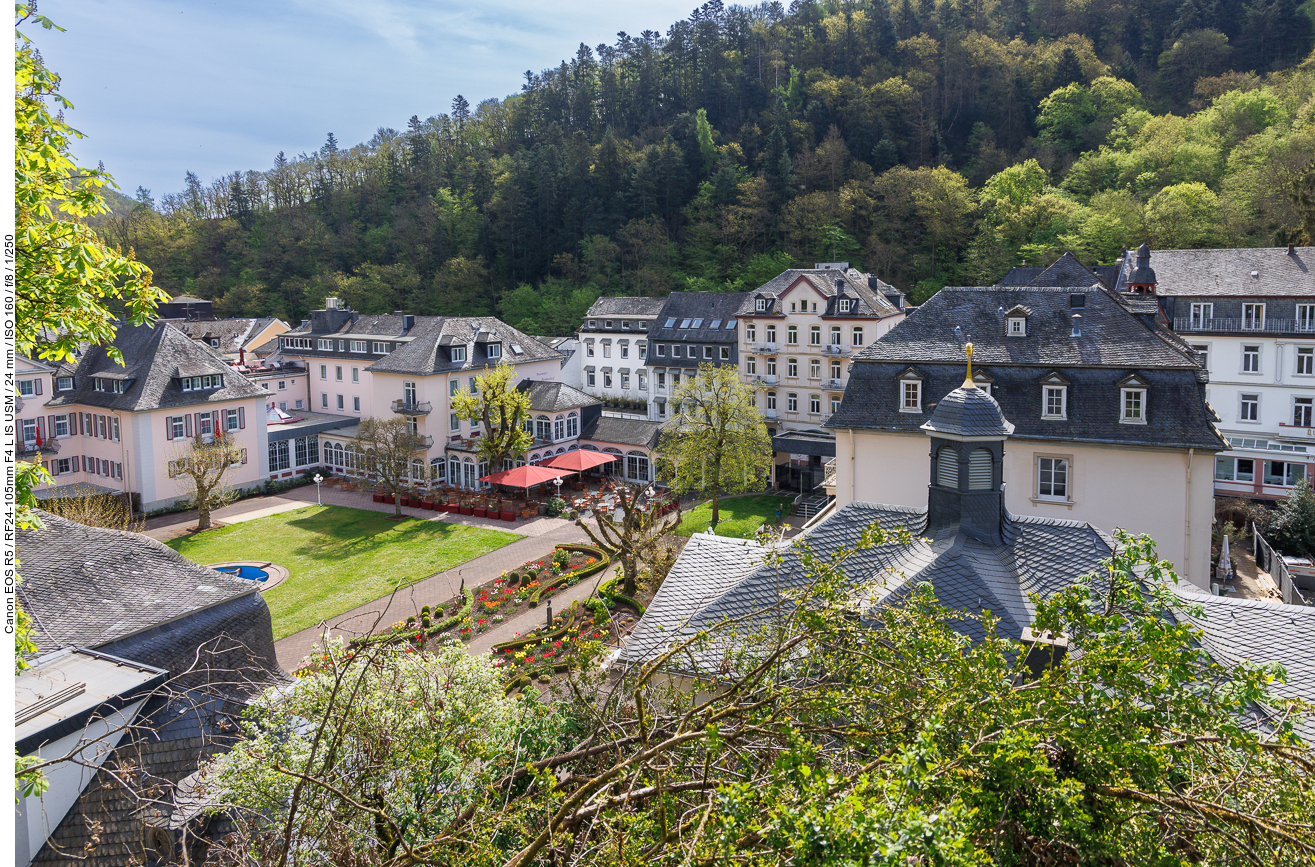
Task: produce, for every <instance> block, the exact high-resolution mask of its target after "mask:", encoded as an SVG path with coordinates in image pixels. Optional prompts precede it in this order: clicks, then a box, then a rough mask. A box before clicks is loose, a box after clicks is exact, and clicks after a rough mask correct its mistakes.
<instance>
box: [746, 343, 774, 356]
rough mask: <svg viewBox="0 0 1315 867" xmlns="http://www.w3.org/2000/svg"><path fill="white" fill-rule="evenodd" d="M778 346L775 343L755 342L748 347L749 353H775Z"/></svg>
mask: <svg viewBox="0 0 1315 867" xmlns="http://www.w3.org/2000/svg"><path fill="white" fill-rule="evenodd" d="M778 351H779V347H778V346H777V345H776V344H775V343H755V344H754V345H753V346H750V347H749V354H750V355H775V354H776V353H777V352H778Z"/></svg>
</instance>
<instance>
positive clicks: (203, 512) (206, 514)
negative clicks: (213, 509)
mask: <svg viewBox="0 0 1315 867" xmlns="http://www.w3.org/2000/svg"><path fill="white" fill-rule="evenodd" d="M209 529H210V498H209V497H202V496H200V491H198V492H197V498H196V530H197V532H198V533H199V532H200V531H202V530H209Z"/></svg>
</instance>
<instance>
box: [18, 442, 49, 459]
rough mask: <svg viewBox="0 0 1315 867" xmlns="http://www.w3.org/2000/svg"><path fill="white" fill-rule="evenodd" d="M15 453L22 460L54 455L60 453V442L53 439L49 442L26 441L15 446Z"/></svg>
mask: <svg viewBox="0 0 1315 867" xmlns="http://www.w3.org/2000/svg"><path fill="white" fill-rule="evenodd" d="M14 451H15V452H16V453H17V454H18V457H20V458H30V457H33V456H34V455H36V454H43V455H53V454H58V453H59V440H58V439H55V438H53V437H52V438H51V439H48V440H41V441H40V442H38V441H36V440H24V441H23V442H19V443H15V444H14Z"/></svg>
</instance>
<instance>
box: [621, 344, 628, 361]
mask: <svg viewBox="0 0 1315 867" xmlns="http://www.w3.org/2000/svg"><path fill="white" fill-rule="evenodd" d="M621 357H622V358H629V357H630V344H629V343H622V344H621Z"/></svg>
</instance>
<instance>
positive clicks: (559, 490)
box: [552, 476, 562, 500]
mask: <svg viewBox="0 0 1315 867" xmlns="http://www.w3.org/2000/svg"><path fill="white" fill-rule="evenodd" d="M552 483H553V484H554V485H556V486H557V499H559V500H560V499H561V498H562V477H561V476H558V477H557V478H555V479H553V480H552Z"/></svg>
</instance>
